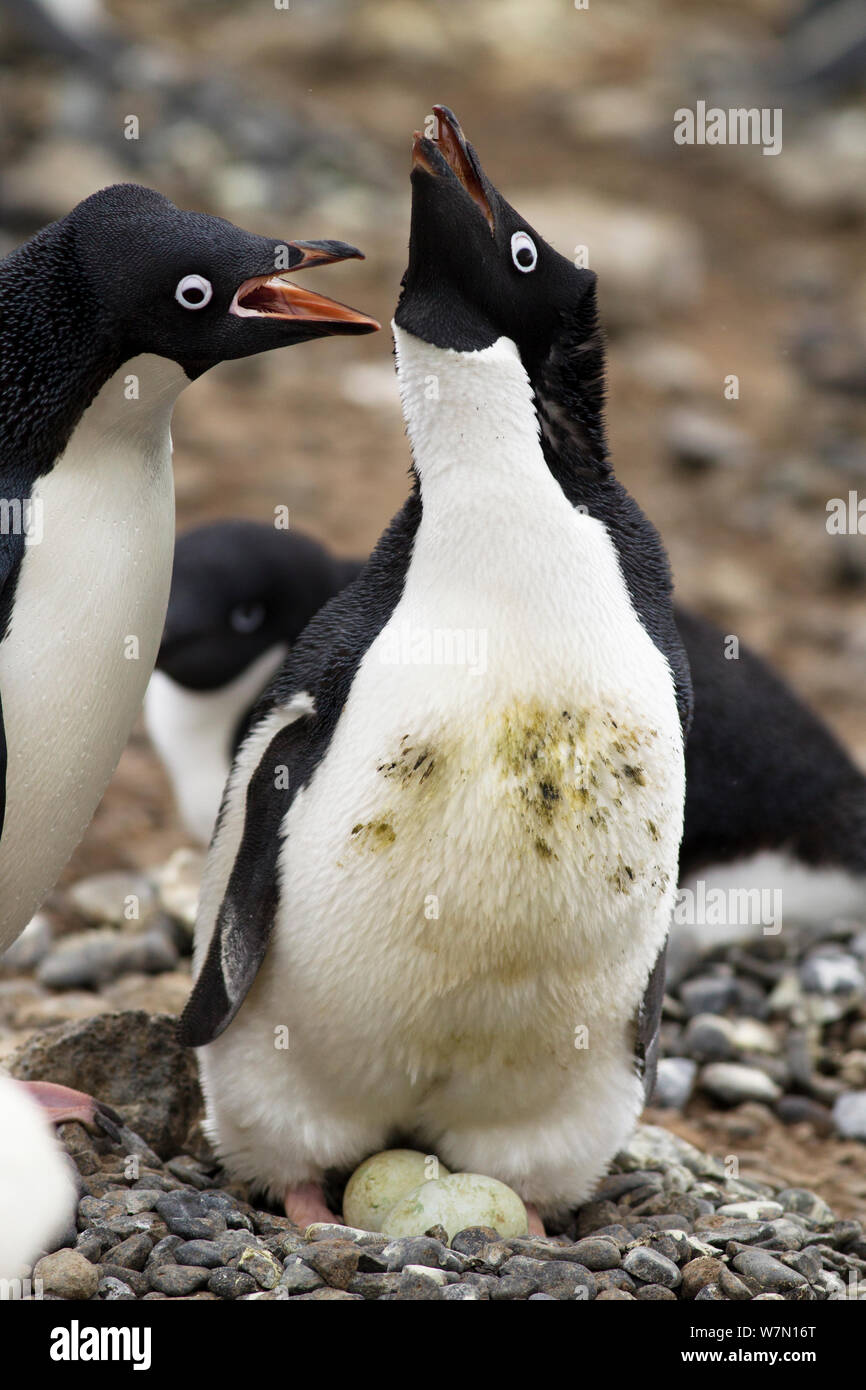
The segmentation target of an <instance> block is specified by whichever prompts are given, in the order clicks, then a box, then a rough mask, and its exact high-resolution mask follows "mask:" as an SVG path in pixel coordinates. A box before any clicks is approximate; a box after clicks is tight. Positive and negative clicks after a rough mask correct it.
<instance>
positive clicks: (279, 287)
mask: <svg viewBox="0 0 866 1390" xmlns="http://www.w3.org/2000/svg"><path fill="white" fill-rule="evenodd" d="M287 245H288V247H289V248H290V249H291V250H293V251H296V252H298V253H299V259H298V260H296V261H295V263H294V265H292V266H290V267H289V268H288V269H286V270H280V271H275V272H273V273H272V274H270V275H254V276H253V277H252V279H250V280H244V282H243V284H242V285H241V286H240V287H239V288H238V290H237V293H236V294H235V297H234V299H233V300H232V302H231V304H230V305H229V313H230V314H235V315H236V316H237V317H239V318H259V319H296V320H303V321H304V322H306V323H318V324H322V325H323V327H324V326H326V325H330V327H331V331H332V332H333V333H375V332H376V330H377V329H378V328H380V327H381V324H379V323H378V322H377V321H376V319H374V318H370V316H369V314H362V313H361V312H360V311H359V310H358V309H352V308H350V306H349V305H348V304H341V303H339V301H337V300H336V299H327V298H326V297H325V295H322V294H315V293H314V291H313V290H308V289H305V288H304V286H303V285H296V284H294V283H293V282H292V281H291V280H288V279H286V277H287V276H288V275H293V274H294V272H295V271H296V270H301V269H302V268H304V267H305V266H306V267H310V266H317V265H330V264H332V263H333V262H334V261H345V260H348V259H350V258H353V259H356V260H361V261H362V260H363V259H364V257H363V255H362V254H361V252H360V251H356V250H355V248H354V247H353V246H346V245H344V244H343V243H342V242H338V241H331V242H328V241H290V242H288V243H287Z"/></svg>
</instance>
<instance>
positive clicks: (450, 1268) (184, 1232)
mask: <svg viewBox="0 0 866 1390" xmlns="http://www.w3.org/2000/svg"><path fill="white" fill-rule="evenodd" d="M60 1135H61V1139H62V1141H63V1143H64V1145H65V1148H66V1150H67V1152H68V1154H69V1156H70V1160H71V1161H72V1162H73V1163H74V1164H75V1167H76V1170H77V1173H78V1178H79V1187H80V1194H81V1195H80V1198H79V1202H78V1213H77V1219H76V1224H75V1229H70V1230H69V1231H67V1232H66V1233H65V1234H64V1236H63V1237H62V1239H61V1241H60V1242H59V1244H58V1246H57V1248H56V1249H55V1250H53V1251H51V1252H48V1253H46V1254H44V1255H42V1256H41V1257H40V1258H39V1259H38V1260H37V1261H36V1262H35V1264H34V1265H33V1266H32V1268H31V1269H30V1270H29V1271H28V1270H25V1271H23V1273H24V1274H25V1276H26V1275H27V1274H29V1275H30V1276H31V1277H32V1279H33V1280H41V1290H40V1293H41V1296H42V1297H43V1298H48V1299H50V1298H55V1299H96V1300H106V1301H113V1300H133V1299H144V1300H163V1299H197V1300H214V1299H269V1300H270V1299H286V1298H293V1299H294V1298H301V1299H355V1300H357V1299H451V1300H453V1299H458V1300H478V1299H482V1300H483V1299H494V1300H498V1299H516V1300H526V1299H529V1300H532V1299H557V1300H563V1299H565V1300H589V1299H602V1300H608V1301H609V1300H630V1299H637V1300H667V1301H670V1300H679V1299H689V1300H691V1299H694V1300H696V1301H700V1300H713V1301H728V1300H731V1301H735V1302H739V1301H747V1300H752V1299H763V1300H775V1301H780V1300H781V1301H795V1302H801V1301H816V1300H818V1301H823V1300H825V1299H836V1300H840V1299H848V1298H858V1297H859V1298H866V1279H864V1276H866V1238H864V1233H863V1227H862V1225H861V1223H860V1222H859V1221H852V1220H847V1221H837V1220H836V1219H835V1217H834V1214H833V1212H832V1211H831V1210H830V1208H829V1207H828V1206H827V1204H826V1203H825V1202H824V1201H823V1200H822V1199H821V1198H820V1197H819V1196H818V1195H816V1194H815V1193H813V1192H809V1191H807V1190H805V1189H804V1188H787V1189H784V1188H773V1187H771V1186H769V1185H767V1184H763V1183H757V1182H751V1181H741V1180H734V1179H730V1178H726V1177H725V1176H724V1169H723V1165H722V1164H721V1162H720V1161H719V1160H718V1159H715V1158H712V1157H711V1156H709V1155H707V1154H704V1153H702V1152H701V1151H700V1150H698V1149H696V1148H695V1147H694V1146H692V1145H691V1144H688V1143H686V1142H685V1141H684V1140H681V1139H679V1138H677V1137H676V1136H674V1135H672V1134H670V1133H668V1132H667V1131H666V1130H662V1129H659V1128H657V1127H655V1126H651V1125H644V1126H641V1127H639V1129H638V1130H637V1132H636V1134H635V1137H634V1139H633V1141H632V1143H631V1145H630V1147H629V1148H628V1149H627V1150H625V1151H624V1152H623V1153H621V1154H620V1155H619V1156H618V1159H617V1161H616V1162H615V1164H614V1165H613V1170H612V1171H611V1173H610V1174H609V1176H608V1177H606V1178H605V1179H604V1180H603V1181H602V1182H601V1184H600V1186H599V1188H598V1191H597V1193H596V1194H595V1196H594V1197H593V1200H592V1201H590V1202H587V1203H586V1204H585V1205H584V1206H583V1207H581V1208H580V1209H579V1210H578V1211H577V1212H576V1213H575V1215H574V1219H573V1224H572V1226H571V1227H570V1228H569V1230H568V1231H567V1232H566V1233H564V1234H563V1235H560V1236H554V1237H549V1238H546V1239H539V1238H533V1237H530V1238H525V1239H500V1237H499V1235H498V1234H497V1233H496V1232H495V1231H493V1230H491V1229H488V1228H484V1227H473V1228H471V1229H467V1230H464V1231H460V1232H459V1233H458V1234H457V1235H455V1236H454V1238H453V1240H452V1241H451V1242H450V1244H449V1243H448V1240H447V1235H446V1233H445V1232H444V1231H443V1230H442V1229H441V1228H434V1229H433V1230H431V1231H429V1232H428V1233H427V1234H426V1235H424V1236H420V1237H407V1238H402V1239H398V1240H395V1239H391V1238H388V1237H386V1236H381V1235H375V1234H371V1233H368V1232H365V1231H358V1230H354V1229H351V1228H349V1227H342V1226H337V1225H316V1226H311V1227H309V1228H308V1229H307V1231H306V1232H304V1233H302V1232H300V1231H298V1230H297V1229H296V1228H295V1227H294V1226H293V1225H292V1223H291V1222H290V1221H288V1220H287V1219H286V1218H285V1217H284V1216H279V1215H276V1214H274V1213H272V1212H270V1211H266V1210H262V1209H260V1208H257V1207H255V1206H253V1205H251V1204H250V1203H249V1202H248V1201H247V1200H245V1198H244V1197H243V1196H241V1195H240V1193H239V1190H238V1189H234V1188H227V1187H225V1186H221V1185H220V1182H221V1175H220V1172H219V1170H218V1169H217V1168H216V1167H215V1166H214V1165H212V1164H208V1163H207V1162H203V1161H202V1160H200V1159H196V1158H193V1157H190V1156H187V1155H180V1156H178V1157H176V1158H173V1159H169V1160H168V1161H166V1162H162V1161H161V1160H160V1159H159V1158H158V1157H157V1156H156V1154H155V1153H153V1152H152V1151H150V1150H149V1149H148V1147H147V1145H146V1144H145V1143H144V1141H142V1140H141V1139H139V1138H138V1137H137V1136H135V1135H134V1134H131V1133H130V1132H129V1131H128V1130H127V1131H124V1138H123V1143H122V1145H120V1146H119V1145H118V1144H117V1143H116V1142H115V1141H113V1140H111V1139H109V1138H107V1137H105V1136H102V1135H97V1136H93V1135H91V1134H90V1133H88V1132H87V1131H86V1130H85V1129H83V1128H82V1127H81V1126H80V1125H78V1124H67V1125H63V1126H61V1129H60ZM34 1296H35V1295H34Z"/></svg>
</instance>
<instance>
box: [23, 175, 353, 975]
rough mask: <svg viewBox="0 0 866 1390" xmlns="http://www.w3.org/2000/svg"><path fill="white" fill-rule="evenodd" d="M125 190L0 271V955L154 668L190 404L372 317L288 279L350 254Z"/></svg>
mask: <svg viewBox="0 0 866 1390" xmlns="http://www.w3.org/2000/svg"><path fill="white" fill-rule="evenodd" d="M359 254H360V253H359V252H357V251H356V250H355V248H354V247H351V246H347V245H344V244H343V243H341V242H334V241H322V242H308V241H290V242H279V241H277V240H275V239H271V238H268V237H262V236H255V235H252V234H250V233H248V232H245V231H242V230H240V229H239V228H237V227H234V226H232V225H231V224H230V223H228V222H225V221H223V220H222V219H221V218H217V217H208V216H204V215H202V214H199V213H193V212H184V211H181V210H180V209H178V208H176V207H175V206H174V205H173V204H172V203H170V202H169V201H168V199H166V198H164V197H162V196H161V195H160V194H158V193H155V192H153V191H152V190H150V189H146V188H140V187H137V186H135V185H117V186H114V187H111V188H107V189H103V190H102V191H101V192H100V193H96V194H94V195H93V196H92V197H90V198H88V199H86V201H85V202H83V203H81V204H79V205H78V206H77V207H76V208H74V209H73V211H72V212H71V213H70V214H69V215H68V216H67V217H64V218H63V219H62V220H60V221H59V222H56V223H54V224H52V225H51V226H49V227H46V228H45V229H44V230H43V231H41V232H39V233H38V234H37V235H36V236H35V237H33V238H32V240H30V241H29V242H27V243H26V244H24V245H23V246H21V247H19V248H18V250H16V251H13V252H12V253H11V255H9V256H7V257H6V259H5V260H3V262H2V263H0V473H2V484H0V492H2V517H0V521H2V525H0V702H2V739H0V753H2V757H0V800H2V836H0V949H2V948H3V947H4V946H7V945H9V944H10V942H11V941H12V940H14V938H15V937H16V936H17V934H18V933H19V932H20V931H21V930H22V929H23V927H24V926H25V925H26V923H27V921H28V920H29V918H30V916H31V915H32V913H33V911H34V910H35V909H36V908H37V907H38V906H39V903H40V902H41V901H42V899H43V898H44V896H45V894H46V893H47V892H48V891H49V890H50V889H51V887H52V885H53V884H54V882H55V880H56V879H57V876H58V874H59V873H60V871H61V869H62V868H63V865H64V864H65V863H66V860H67V859H68V858H69V855H70V854H71V853H72V851H73V849H74V848H75V845H76V844H77V843H78V840H79V839H80V837H81V835H82V834H83V832H84V830H85V828H86V826H87V824H88V822H89V820H90V818H91V816H92V815H93V812H94V810H95V808H96V805H97V802H98V801H99V798H100V796H101V795H102V792H103V790H104V788H105V785H106V784H107V782H108V780H109V777H110V775H111V773H112V771H113V769H114V767H115V765H116V763H117V760H118V758H119V756H120V753H121V751H122V749H123V745H124V743H125V741H126V738H127V735H128V733H129V731H130V728H131V726H132V723H133V721H134V719H135V717H136V715H137V713H138V709H139V707H140V705H141V701H142V698H143V696H144V691H145V687H146V685H147V681H148V677H149V676H150V673H151V670H152V667H153V663H154V661H155V658H156V654H157V650H158V647H159V641H160V637H161V634H162V629H163V620H164V617H165V610H166V604H167V601H168V592H169V581H170V576H171V563H172V553H173V546H174V491H173V484H172V473H171V437H170V433H169V426H170V421H171V413H172V408H173V406H174V402H175V399H176V398H177V395H178V393H179V392H180V391H181V390H182V389H183V388H184V387H185V386H187V385H188V384H189V383H190V381H194V380H195V379H196V378H197V377H199V376H200V375H201V374H202V373H203V372H205V371H206V370H207V369H208V368H209V367H212V366H215V365H216V364H217V363H219V362H222V361H224V360H226V359H228V358H235V357H245V356H248V355H250V354H252V353H257V352H262V351H265V350H267V349H270V348H276V347H281V346H286V345H289V344H292V343H300V342H305V341H308V340H309V339H312V338H318V337H324V336H327V335H330V334H337V333H366V332H371V331H373V330H374V329H375V328H377V327H378V325H377V324H376V322H375V320H373V319H370V318H368V317H367V316H366V315H364V314H360V313H358V312H356V311H355V310H353V309H350V308H348V307H346V306H345V305H342V304H338V303H336V302H335V301H332V300H328V299H325V298H324V297H322V296H320V295H317V294H314V293H312V292H311V291H309V290H307V289H304V288H302V287H301V286H300V285H298V284H296V283H294V282H293V281H292V280H291V279H290V278H289V277H290V273H291V272H292V271H294V270H296V269H299V268H301V267H302V266H315V265H321V264H328V263H330V262H334V261H341V260H344V259H346V258H347V257H354V256H358V255H359Z"/></svg>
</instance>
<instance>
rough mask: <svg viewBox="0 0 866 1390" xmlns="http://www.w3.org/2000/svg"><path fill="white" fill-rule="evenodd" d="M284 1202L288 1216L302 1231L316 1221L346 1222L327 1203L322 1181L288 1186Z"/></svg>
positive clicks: (335, 1223) (341, 1223) (339, 1224)
mask: <svg viewBox="0 0 866 1390" xmlns="http://www.w3.org/2000/svg"><path fill="white" fill-rule="evenodd" d="M284 1203H285V1208H286V1216H287V1217H288V1218H289V1220H290V1221H294V1223H295V1225H296V1226H297V1227H298V1230H300V1231H305V1230H306V1229H307V1227H308V1226H312V1225H313V1223H314V1222H315V1221H327V1222H330V1223H331V1224H332V1225H337V1226H342V1225H343V1224H344V1223H343V1220H342V1218H341V1217H339V1216H336V1215H335V1214H334V1212H332V1211H331V1209H330V1207H329V1206H327V1205H326V1203H325V1198H324V1194H323V1192H322V1185H321V1183H318V1182H305V1183H301V1184H300V1185H299V1186H298V1187H287V1188H286V1195H285V1198H284Z"/></svg>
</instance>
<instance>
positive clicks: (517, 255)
mask: <svg viewBox="0 0 866 1390" xmlns="http://www.w3.org/2000/svg"><path fill="white" fill-rule="evenodd" d="M511 259H512V260H513V262H514V264H515V265H516V266H517V269H518V270H522V271H523V273H524V275H528V274H529V272H530V270H534V269H535V267H536V264H537V262H538V251H537V250H536V246H535V242H534V241H533V240H532V237H531V236H530V235H529V234H528V232H515V233H514V236H513V237H512V238H511Z"/></svg>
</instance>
